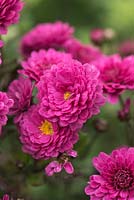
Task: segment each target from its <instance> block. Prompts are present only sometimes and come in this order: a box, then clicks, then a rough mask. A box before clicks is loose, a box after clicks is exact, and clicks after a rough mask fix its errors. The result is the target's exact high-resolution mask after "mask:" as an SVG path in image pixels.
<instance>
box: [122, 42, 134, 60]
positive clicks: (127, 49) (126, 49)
mask: <svg viewBox="0 0 134 200" xmlns="http://www.w3.org/2000/svg"><path fill="white" fill-rule="evenodd" d="M118 50H119V53H120V54H121V55H122V56H129V55H131V54H134V41H131V40H127V41H124V42H122V43H121V44H120V45H119V48H118Z"/></svg>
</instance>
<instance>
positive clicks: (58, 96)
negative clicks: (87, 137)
mask: <svg viewBox="0 0 134 200" xmlns="http://www.w3.org/2000/svg"><path fill="white" fill-rule="evenodd" d="M98 77H99V71H98V70H97V69H96V68H95V67H94V66H92V65H89V64H85V65H82V64H81V63H80V62H78V61H76V60H73V59H72V60H68V62H64V63H59V64H57V65H53V66H52V67H51V69H50V70H47V71H46V73H45V74H44V75H43V76H42V77H41V79H40V81H39V82H38V84H37V88H38V98H39V100H40V102H41V107H40V109H39V112H40V114H41V115H42V116H44V117H46V118H47V119H51V120H52V121H53V122H55V121H59V124H60V126H68V125H70V126H71V128H72V129H73V130H76V129H77V128H78V129H79V128H81V127H82V125H83V123H85V122H86V121H87V119H89V118H91V117H92V116H93V115H96V114H98V113H99V111H100V107H101V106H102V105H103V104H104V97H103V95H102V86H101V84H100V82H99V79H98Z"/></svg>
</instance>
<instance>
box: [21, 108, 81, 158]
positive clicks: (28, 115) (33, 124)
mask: <svg viewBox="0 0 134 200" xmlns="http://www.w3.org/2000/svg"><path fill="white" fill-rule="evenodd" d="M38 111H39V107H38V105H34V106H31V107H30V109H29V110H28V112H25V114H24V115H23V118H22V119H21V120H20V123H19V130H20V140H21V143H22V144H23V148H22V150H23V151H24V152H25V153H28V154H30V155H32V156H33V158H35V159H49V158H52V157H57V156H59V154H60V153H64V152H66V151H68V150H71V149H72V148H73V145H74V144H75V143H76V142H77V140H78V134H77V132H74V131H72V130H71V129H70V128H69V127H65V128H64V127H60V126H59V124H58V123H57V122H51V121H48V120H47V119H46V118H44V117H42V116H41V115H40V114H39V112H38Z"/></svg>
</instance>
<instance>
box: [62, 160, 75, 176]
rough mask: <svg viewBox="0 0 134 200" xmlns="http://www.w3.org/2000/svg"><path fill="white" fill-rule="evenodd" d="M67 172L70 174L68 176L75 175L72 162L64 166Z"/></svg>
mask: <svg viewBox="0 0 134 200" xmlns="http://www.w3.org/2000/svg"><path fill="white" fill-rule="evenodd" d="M63 167H64V169H65V171H66V172H67V173H68V174H73V173H74V168H73V165H72V163H71V162H67V163H65V164H64V165H63Z"/></svg>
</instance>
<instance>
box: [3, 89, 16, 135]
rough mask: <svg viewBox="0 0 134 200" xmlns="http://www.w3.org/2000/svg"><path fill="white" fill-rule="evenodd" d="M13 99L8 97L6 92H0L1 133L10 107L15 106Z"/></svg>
mask: <svg viewBox="0 0 134 200" xmlns="http://www.w3.org/2000/svg"><path fill="white" fill-rule="evenodd" d="M13 103H14V102H13V100H12V99H10V98H8V96H7V94H6V93H5V92H0V133H1V131H2V126H4V125H6V123H7V114H8V113H9V109H10V108H11V107H12V106H13Z"/></svg>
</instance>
